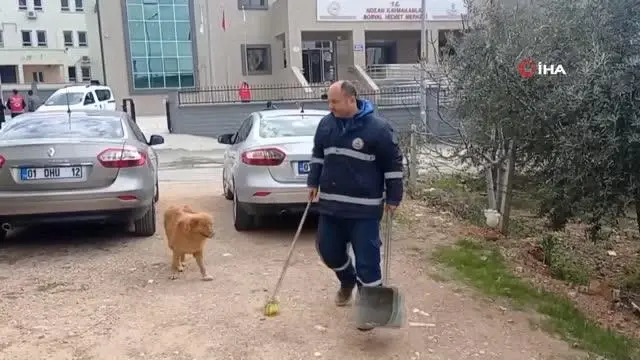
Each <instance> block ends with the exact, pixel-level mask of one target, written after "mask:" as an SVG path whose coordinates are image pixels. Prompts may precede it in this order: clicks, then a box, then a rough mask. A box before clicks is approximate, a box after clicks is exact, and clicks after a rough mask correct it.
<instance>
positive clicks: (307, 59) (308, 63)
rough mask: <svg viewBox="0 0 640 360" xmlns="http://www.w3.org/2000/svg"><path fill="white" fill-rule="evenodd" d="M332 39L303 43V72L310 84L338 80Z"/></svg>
mask: <svg viewBox="0 0 640 360" xmlns="http://www.w3.org/2000/svg"><path fill="white" fill-rule="evenodd" d="M332 45H333V43H332V42H331V41H310V42H304V43H303V49H302V72H303V73H304V77H305V79H307V81H308V82H309V84H322V83H325V82H333V81H335V80H336V59H335V51H334V49H333V46H332Z"/></svg>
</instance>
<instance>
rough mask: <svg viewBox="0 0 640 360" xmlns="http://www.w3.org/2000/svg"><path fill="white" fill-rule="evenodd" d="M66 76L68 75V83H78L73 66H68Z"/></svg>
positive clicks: (76, 73)
mask: <svg viewBox="0 0 640 360" xmlns="http://www.w3.org/2000/svg"><path fill="white" fill-rule="evenodd" d="M67 74H68V75H69V82H78V72H77V70H76V67H75V66H68V67H67Z"/></svg>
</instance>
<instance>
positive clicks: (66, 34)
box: [62, 30, 73, 47]
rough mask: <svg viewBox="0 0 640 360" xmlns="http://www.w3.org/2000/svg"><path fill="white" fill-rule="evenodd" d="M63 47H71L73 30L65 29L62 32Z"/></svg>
mask: <svg viewBox="0 0 640 360" xmlns="http://www.w3.org/2000/svg"><path fill="white" fill-rule="evenodd" d="M62 37H63V38H64V46H65V47H73V31H69V30H65V31H63V32H62Z"/></svg>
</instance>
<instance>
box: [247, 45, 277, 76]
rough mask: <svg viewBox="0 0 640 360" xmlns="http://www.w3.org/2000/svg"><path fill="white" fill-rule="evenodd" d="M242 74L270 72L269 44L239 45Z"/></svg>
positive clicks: (265, 73)
mask: <svg viewBox="0 0 640 360" xmlns="http://www.w3.org/2000/svg"><path fill="white" fill-rule="evenodd" d="M240 48H241V50H242V74H243V75H270V74H271V45H241V46H240Z"/></svg>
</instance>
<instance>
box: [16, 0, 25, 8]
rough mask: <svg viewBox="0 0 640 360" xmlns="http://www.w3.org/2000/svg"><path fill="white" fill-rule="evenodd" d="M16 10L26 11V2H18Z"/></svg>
mask: <svg viewBox="0 0 640 360" xmlns="http://www.w3.org/2000/svg"><path fill="white" fill-rule="evenodd" d="M18 9H19V10H27V0H18Z"/></svg>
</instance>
